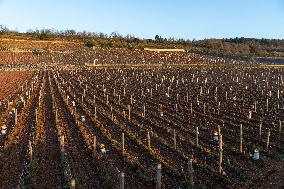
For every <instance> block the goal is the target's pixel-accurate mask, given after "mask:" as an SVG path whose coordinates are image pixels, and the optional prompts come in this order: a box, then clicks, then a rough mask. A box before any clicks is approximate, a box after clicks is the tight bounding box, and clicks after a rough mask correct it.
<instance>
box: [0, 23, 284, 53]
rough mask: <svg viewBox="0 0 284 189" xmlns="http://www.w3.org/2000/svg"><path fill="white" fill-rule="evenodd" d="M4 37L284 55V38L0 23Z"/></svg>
mask: <svg viewBox="0 0 284 189" xmlns="http://www.w3.org/2000/svg"><path fill="white" fill-rule="evenodd" d="M0 38H15V39H32V40H71V41H76V42H83V43H84V44H85V46H86V47H93V46H99V47H114V48H128V49H143V48H145V47H148V48H149V47H150V48H151V47H152V48H184V49H186V50H189V51H195V52H202V53H215V54H223V55H235V56H253V57H258V56H261V57H284V39H255V38H244V37H236V38H229V39H203V40H194V39H193V40H189V39H176V38H172V37H171V38H163V37H161V36H159V35H156V36H155V37H154V38H153V39H141V38H138V37H135V36H133V35H125V36H123V35H121V34H119V33H118V32H112V33H111V34H109V35H108V34H105V33H95V32H87V31H82V32H77V31H76V30H72V29H71V30H61V31H59V30H54V29H41V30H38V29H36V30H31V29H30V30H28V31H26V32H24V33H21V32H18V31H14V30H10V29H8V28H7V27H5V26H3V25H0ZM0 48H1V44H0Z"/></svg>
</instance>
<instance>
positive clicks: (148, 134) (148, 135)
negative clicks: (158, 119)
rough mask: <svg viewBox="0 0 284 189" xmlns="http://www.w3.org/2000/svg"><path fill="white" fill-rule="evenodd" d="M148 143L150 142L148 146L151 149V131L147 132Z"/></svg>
mask: <svg viewBox="0 0 284 189" xmlns="http://www.w3.org/2000/svg"><path fill="white" fill-rule="evenodd" d="M147 143H148V148H149V149H151V138H150V132H149V131H148V132H147Z"/></svg>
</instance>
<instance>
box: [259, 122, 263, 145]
mask: <svg viewBox="0 0 284 189" xmlns="http://www.w3.org/2000/svg"><path fill="white" fill-rule="evenodd" d="M258 132H259V134H258V136H259V142H261V134H262V120H261V121H260V124H259V131H258Z"/></svg>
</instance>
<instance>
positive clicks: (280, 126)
mask: <svg viewBox="0 0 284 189" xmlns="http://www.w3.org/2000/svg"><path fill="white" fill-rule="evenodd" d="M281 131H282V122H281V120H279V136H278V138H279V139H278V140H279V148H281Z"/></svg>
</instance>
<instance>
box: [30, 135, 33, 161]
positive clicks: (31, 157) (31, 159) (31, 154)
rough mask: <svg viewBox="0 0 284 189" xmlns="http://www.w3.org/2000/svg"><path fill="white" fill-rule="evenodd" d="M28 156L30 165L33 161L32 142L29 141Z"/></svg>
mask: <svg viewBox="0 0 284 189" xmlns="http://www.w3.org/2000/svg"><path fill="white" fill-rule="evenodd" d="M29 155H30V161H31V163H32V161H33V147H32V141H30V140H29Z"/></svg>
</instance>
